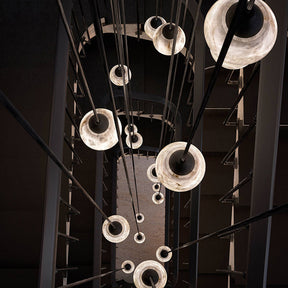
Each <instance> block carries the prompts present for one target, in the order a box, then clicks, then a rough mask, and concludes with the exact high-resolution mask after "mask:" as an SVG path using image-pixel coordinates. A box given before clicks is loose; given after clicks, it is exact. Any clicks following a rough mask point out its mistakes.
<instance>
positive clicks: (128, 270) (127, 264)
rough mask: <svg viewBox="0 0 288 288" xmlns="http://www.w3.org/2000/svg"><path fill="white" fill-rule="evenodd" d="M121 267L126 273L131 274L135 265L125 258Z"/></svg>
mask: <svg viewBox="0 0 288 288" xmlns="http://www.w3.org/2000/svg"><path fill="white" fill-rule="evenodd" d="M121 268H122V269H123V270H122V271H123V272H124V273H126V274H131V273H132V272H133V271H134V269H135V265H134V263H133V262H132V261H131V260H125V261H124V262H123V263H122V265H121Z"/></svg>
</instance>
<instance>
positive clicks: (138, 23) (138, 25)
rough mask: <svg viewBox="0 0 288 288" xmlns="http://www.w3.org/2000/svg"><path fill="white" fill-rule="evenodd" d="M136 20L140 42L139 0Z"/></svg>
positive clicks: (137, 1) (137, 0)
mask: <svg viewBox="0 0 288 288" xmlns="http://www.w3.org/2000/svg"><path fill="white" fill-rule="evenodd" d="M136 18H137V39H138V41H140V17H139V0H136ZM128 75H129V74H128Z"/></svg>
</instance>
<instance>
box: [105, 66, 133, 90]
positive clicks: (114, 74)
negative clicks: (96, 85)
mask: <svg viewBox="0 0 288 288" xmlns="http://www.w3.org/2000/svg"><path fill="white" fill-rule="evenodd" d="M123 71H124V83H125V85H127V84H128V82H129V81H130V80H131V76H132V73H131V70H130V69H129V77H128V67H127V66H126V65H123ZM109 76H110V80H111V82H112V83H113V84H115V85H116V86H123V77H122V68H121V65H120V64H119V65H115V66H113V67H112V69H111V70H110V74H109Z"/></svg>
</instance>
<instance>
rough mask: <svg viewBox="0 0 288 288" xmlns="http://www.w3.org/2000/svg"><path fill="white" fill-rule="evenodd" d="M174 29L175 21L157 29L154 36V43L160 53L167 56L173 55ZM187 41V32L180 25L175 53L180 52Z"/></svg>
mask: <svg viewBox="0 0 288 288" xmlns="http://www.w3.org/2000/svg"><path fill="white" fill-rule="evenodd" d="M174 30H175V24H174V23H171V24H170V23H166V24H163V25H161V26H159V27H158V28H157V29H156V31H155V34H154V37H153V44H154V47H155V49H156V50H157V51H158V52H159V53H161V54H163V55H167V56H169V55H172V46H173V35H174ZM185 42H186V36H185V33H184V31H183V30H182V29H181V28H180V27H179V26H178V31H177V36H176V44H175V51H174V55H175V54H177V53H179V52H180V51H181V50H182V49H183V48H184V45H185Z"/></svg>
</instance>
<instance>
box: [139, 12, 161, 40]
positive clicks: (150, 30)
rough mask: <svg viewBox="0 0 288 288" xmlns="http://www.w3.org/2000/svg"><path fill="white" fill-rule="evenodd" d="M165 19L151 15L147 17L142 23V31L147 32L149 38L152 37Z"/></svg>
mask: <svg viewBox="0 0 288 288" xmlns="http://www.w3.org/2000/svg"><path fill="white" fill-rule="evenodd" d="M165 23H166V21H165V19H164V18H162V17H160V16H157V17H156V16H152V17H150V18H148V19H147V20H146V22H145V24H144V31H145V33H146V34H147V36H148V37H150V38H151V39H152V38H153V36H154V34H155V31H156V29H157V28H158V27H159V26H161V25H162V24H165Z"/></svg>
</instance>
